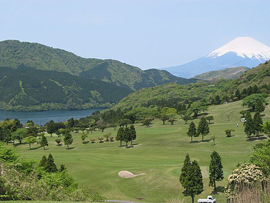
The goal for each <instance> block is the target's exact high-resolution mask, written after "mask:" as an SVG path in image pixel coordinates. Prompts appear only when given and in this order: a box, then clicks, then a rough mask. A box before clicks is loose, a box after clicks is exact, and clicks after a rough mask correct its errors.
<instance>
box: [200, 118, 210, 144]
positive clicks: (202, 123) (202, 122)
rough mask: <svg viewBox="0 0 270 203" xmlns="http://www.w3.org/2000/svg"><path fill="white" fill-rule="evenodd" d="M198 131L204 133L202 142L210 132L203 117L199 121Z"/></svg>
mask: <svg viewBox="0 0 270 203" xmlns="http://www.w3.org/2000/svg"><path fill="white" fill-rule="evenodd" d="M197 133H198V134H199V135H200V134H201V135H202V142H203V141H204V140H203V138H204V136H206V135H207V134H208V133H209V126H208V123H207V121H206V119H205V118H202V119H201V120H200V122H199V126H198V130H197Z"/></svg>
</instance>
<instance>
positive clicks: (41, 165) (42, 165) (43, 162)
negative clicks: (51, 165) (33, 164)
mask: <svg viewBox="0 0 270 203" xmlns="http://www.w3.org/2000/svg"><path fill="white" fill-rule="evenodd" d="M46 163H47V158H46V156H45V155H44V156H43V157H42V159H41V160H40V162H39V165H38V166H39V167H44V166H45V165H46Z"/></svg>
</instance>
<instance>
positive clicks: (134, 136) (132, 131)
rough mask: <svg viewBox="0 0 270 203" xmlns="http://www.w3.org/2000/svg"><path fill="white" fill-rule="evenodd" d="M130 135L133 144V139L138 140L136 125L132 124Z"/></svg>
mask: <svg viewBox="0 0 270 203" xmlns="http://www.w3.org/2000/svg"><path fill="white" fill-rule="evenodd" d="M130 135H131V145H132V140H136V138H137V133H136V129H135V127H134V125H131V126H130Z"/></svg>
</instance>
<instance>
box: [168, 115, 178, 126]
mask: <svg viewBox="0 0 270 203" xmlns="http://www.w3.org/2000/svg"><path fill="white" fill-rule="evenodd" d="M168 121H169V123H171V125H173V124H174V122H175V121H176V119H175V118H174V117H171V118H169V120H168Z"/></svg>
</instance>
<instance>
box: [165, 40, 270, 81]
mask: <svg viewBox="0 0 270 203" xmlns="http://www.w3.org/2000/svg"><path fill="white" fill-rule="evenodd" d="M267 60H270V47H268V46H266V45H264V44H262V43H261V42H258V41H257V40H255V39H253V38H251V37H237V38H236V39H234V40H232V41H230V42H229V43H227V44H225V45H224V46H222V47H220V48H218V49H216V50H215V51H213V52H211V53H210V54H208V55H207V56H204V57H202V58H199V59H197V60H194V61H191V62H189V63H186V64H184V65H180V66H173V67H168V68H162V69H163V70H167V71H168V72H170V73H171V74H173V75H176V76H180V77H185V78H190V77H193V76H195V75H198V74H201V73H205V72H209V71H214V70H221V69H224V68H233V67H239V66H245V67H248V68H252V67H255V66H257V65H259V64H260V63H263V62H265V61H267Z"/></svg>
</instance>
